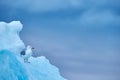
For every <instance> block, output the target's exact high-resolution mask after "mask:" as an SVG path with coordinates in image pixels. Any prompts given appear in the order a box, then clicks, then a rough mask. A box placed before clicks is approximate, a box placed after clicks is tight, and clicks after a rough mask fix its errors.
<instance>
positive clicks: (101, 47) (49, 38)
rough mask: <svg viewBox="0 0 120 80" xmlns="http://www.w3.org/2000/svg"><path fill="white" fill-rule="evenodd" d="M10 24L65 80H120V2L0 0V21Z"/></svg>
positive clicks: (112, 0) (115, 0)
mask: <svg viewBox="0 0 120 80" xmlns="http://www.w3.org/2000/svg"><path fill="white" fill-rule="evenodd" d="M13 20H20V21H21V23H22V24H23V26H24V28H23V30H22V32H21V33H20V36H21V39H22V40H23V41H24V42H25V44H26V45H28V44H30V45H32V46H34V47H35V48H36V49H35V51H34V54H35V55H40V56H41V55H44V56H46V57H47V58H48V59H49V60H50V62H51V63H52V64H54V65H55V66H57V67H58V68H59V69H60V72H61V75H62V76H64V77H65V78H67V79H68V80H120V0H19V1H18V0H0V21H5V22H11V21H13Z"/></svg>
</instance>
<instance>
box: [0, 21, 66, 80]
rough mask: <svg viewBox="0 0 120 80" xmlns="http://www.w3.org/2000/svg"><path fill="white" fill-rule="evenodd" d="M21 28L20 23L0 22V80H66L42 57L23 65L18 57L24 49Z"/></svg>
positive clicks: (21, 59) (30, 59)
mask: <svg viewBox="0 0 120 80" xmlns="http://www.w3.org/2000/svg"><path fill="white" fill-rule="evenodd" d="M22 27H23V26H22V24H21V23H20V21H13V22H11V23H5V22H0V80H66V79H64V78H63V77H62V76H61V75H60V73H59V70H58V68H57V67H55V66H53V65H51V64H50V62H49V60H48V59H46V58H45V57H44V56H41V57H37V58H34V57H31V58H29V61H30V63H24V61H23V58H22V57H20V56H19V55H18V54H20V52H21V50H22V49H23V48H25V45H24V43H23V41H22V40H21V39H20V37H19V32H20V31H21V30H22Z"/></svg>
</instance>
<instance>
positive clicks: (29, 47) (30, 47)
mask: <svg viewBox="0 0 120 80" xmlns="http://www.w3.org/2000/svg"><path fill="white" fill-rule="evenodd" d="M27 49H31V50H33V49H35V48H33V47H32V46H30V45H28V46H27Z"/></svg>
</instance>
